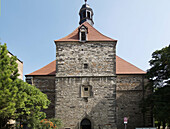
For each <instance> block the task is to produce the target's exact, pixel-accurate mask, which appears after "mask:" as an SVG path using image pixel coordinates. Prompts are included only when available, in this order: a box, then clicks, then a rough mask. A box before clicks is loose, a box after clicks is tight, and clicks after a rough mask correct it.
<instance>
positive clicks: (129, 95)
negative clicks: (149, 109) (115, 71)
mask: <svg viewBox="0 0 170 129" xmlns="http://www.w3.org/2000/svg"><path fill="white" fill-rule="evenodd" d="M143 97H144V77H143V75H118V76H117V89H116V98H117V101H116V102H117V127H118V129H123V128H124V124H123V123H124V121H123V120H124V117H128V124H127V127H128V129H135V127H143V125H144V116H143V114H142V112H141V108H140V106H139V105H140V102H141V100H142V99H143Z"/></svg>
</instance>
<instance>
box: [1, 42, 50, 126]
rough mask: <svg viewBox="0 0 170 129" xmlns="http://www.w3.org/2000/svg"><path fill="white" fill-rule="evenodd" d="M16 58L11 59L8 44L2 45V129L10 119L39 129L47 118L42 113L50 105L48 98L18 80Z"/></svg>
mask: <svg viewBox="0 0 170 129" xmlns="http://www.w3.org/2000/svg"><path fill="white" fill-rule="evenodd" d="M16 60H17V58H16V57H15V56H12V57H10V56H9V55H8V50H7V46H6V44H4V45H1V44H0V128H1V129H3V128H7V122H8V120H10V119H14V120H18V121H19V122H20V124H24V123H26V124H28V125H29V126H30V127H32V128H37V127H36V126H37V125H38V124H36V122H37V123H38V122H40V120H41V119H44V118H45V113H43V112H41V110H42V109H46V108H47V107H48V105H49V100H48V99H47V96H46V95H45V94H43V93H42V92H41V91H40V90H39V89H37V88H36V87H34V86H32V85H29V84H27V83H26V82H24V81H22V80H20V79H18V78H17V77H18V75H19V74H18V67H17V66H18V65H17V63H16Z"/></svg>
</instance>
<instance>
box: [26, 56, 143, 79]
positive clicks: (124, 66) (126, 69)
mask: <svg viewBox="0 0 170 129" xmlns="http://www.w3.org/2000/svg"><path fill="white" fill-rule="evenodd" d="M55 73H56V61H55V60H54V61H53V62H51V63H49V64H48V65H46V66H44V67H43V68H41V69H39V70H37V71H35V72H32V73H30V74H28V75H31V76H33V75H55ZM116 74H146V72H144V71H143V70H141V69H139V68H137V67H136V66H134V65H133V64H131V63H129V62H127V61H125V60H123V59H122V58H120V57H118V56H116Z"/></svg>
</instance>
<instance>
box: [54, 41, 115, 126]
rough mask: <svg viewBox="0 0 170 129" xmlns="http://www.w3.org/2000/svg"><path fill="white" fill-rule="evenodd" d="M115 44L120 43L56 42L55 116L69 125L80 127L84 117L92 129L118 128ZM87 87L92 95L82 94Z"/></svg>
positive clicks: (65, 124)
mask: <svg viewBox="0 0 170 129" xmlns="http://www.w3.org/2000/svg"><path fill="white" fill-rule="evenodd" d="M115 46H116V42H86V43H80V42H72V43H70V42H61V43H58V42H57V43H56V52H57V54H56V57H57V69H56V70H57V73H56V106H55V111H56V113H55V115H56V116H55V117H56V118H60V119H61V120H62V121H63V123H64V127H65V128H71V129H80V127H81V124H80V123H81V121H82V120H83V119H84V118H87V119H89V120H90V121H91V124H92V126H91V127H92V129H99V128H103V129H104V128H105V129H114V128H116V103H115V101H116V73H115V69H116V66H115V56H116V55H115ZM84 86H85V87H86V88H88V87H89V88H88V89H87V90H90V91H89V93H90V94H89V96H88V97H87V96H86V97H84V96H82V92H86V91H83V90H85V89H83V87H84ZM90 87H91V88H90ZM82 89H83V90H82Z"/></svg>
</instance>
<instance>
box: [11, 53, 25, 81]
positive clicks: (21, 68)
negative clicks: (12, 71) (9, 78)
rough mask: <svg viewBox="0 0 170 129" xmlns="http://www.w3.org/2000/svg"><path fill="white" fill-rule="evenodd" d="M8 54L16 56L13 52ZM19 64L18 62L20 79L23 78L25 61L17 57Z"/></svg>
mask: <svg viewBox="0 0 170 129" xmlns="http://www.w3.org/2000/svg"><path fill="white" fill-rule="evenodd" d="M8 55H9V56H10V57H11V56H14V55H13V54H12V53H10V52H9V53H8ZM17 64H18V73H19V77H18V78H19V79H21V80H23V62H22V61H20V60H19V59H17Z"/></svg>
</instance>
